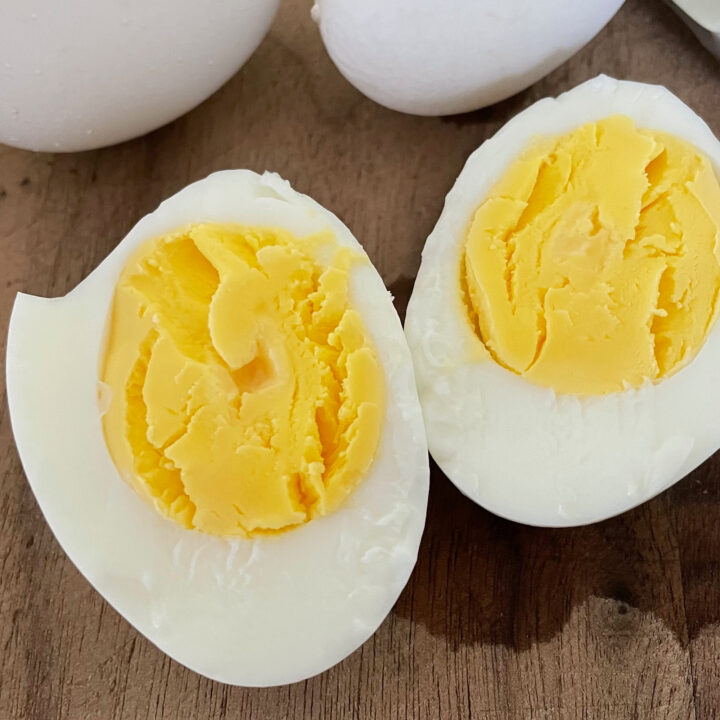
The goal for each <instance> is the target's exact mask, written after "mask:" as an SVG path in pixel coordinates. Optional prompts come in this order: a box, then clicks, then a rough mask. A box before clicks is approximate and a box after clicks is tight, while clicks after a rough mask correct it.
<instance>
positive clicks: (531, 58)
mask: <svg viewBox="0 0 720 720" xmlns="http://www.w3.org/2000/svg"><path fill="white" fill-rule="evenodd" d="M622 3H623V0H592V2H577V1H576V0H392V2H389V1H388V0H362V1H358V0H316V2H315V7H314V8H313V16H314V17H315V19H316V20H317V21H318V23H319V25H320V32H321V34H322V38H323V41H324V42H325V47H326V48H327V51H328V53H329V54H330V57H331V58H332V59H333V61H334V62H335V64H336V65H337V67H338V69H339V70H340V72H341V73H342V74H343V75H344V76H345V77H346V78H347V79H348V80H349V81H350V82H351V83H352V84H353V85H354V86H355V87H356V88H357V89H358V90H360V92H362V93H364V94H365V95H367V96H368V97H369V98H371V99H372V100H375V102H378V103H380V104H381V105H385V106H386V107H388V108H391V109H393V110H400V111H401V112H406V113H412V114H415V115H449V114H452V113H460V112H466V111H468V110H475V109H477V108H481V107H484V106H486V105H490V104H492V103H494V102H497V101H498V100H502V99H504V98H506V97H509V96H510V95H513V94H514V93H516V92H518V91H520V90H522V89H523V88H526V87H528V86H529V85H531V84H532V83H534V82H535V81H537V80H539V79H540V78H541V77H543V76H544V75H547V73H549V72H550V71H551V70H554V69H555V68H556V67H558V66H559V65H560V64H562V63H563V62H565V60H567V59H568V58H569V57H570V56H571V55H573V54H574V53H576V52H577V51H578V50H579V49H580V48H581V47H582V46H583V45H585V44H586V43H587V42H588V41H589V40H590V39H591V38H592V37H593V36H594V35H596V34H597V33H598V32H599V31H600V29H601V28H602V27H603V26H604V25H605V24H606V23H607V22H608V20H610V18H611V17H612V16H613V15H614V14H615V12H616V11H617V10H618V8H619V7H620V6H621V5H622Z"/></svg>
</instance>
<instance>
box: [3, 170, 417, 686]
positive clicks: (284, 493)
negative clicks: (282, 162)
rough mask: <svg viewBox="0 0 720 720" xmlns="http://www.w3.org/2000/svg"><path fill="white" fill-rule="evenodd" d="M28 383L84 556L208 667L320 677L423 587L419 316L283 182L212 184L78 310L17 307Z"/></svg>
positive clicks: (40, 448) (17, 340)
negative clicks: (406, 315)
mask: <svg viewBox="0 0 720 720" xmlns="http://www.w3.org/2000/svg"><path fill="white" fill-rule="evenodd" d="M7 387H8V399H9V406H10V414H11V420H12V426H13V431H14V434H15V438H16V442H17V446H18V450H19V452H20V456H21V459H22V462H23V467H24V468H25V471H26V474H27V477H28V480H29V482H30V485H31V487H32V489H33V492H34V493H35V496H36V498H37V500H38V503H39V504H40V507H41V509H42V511H43V514H44V515H45V517H46V519H47V521H48V523H49V525H50V527H51V528H52V530H53V532H54V533H55V536H56V537H57V539H58V541H59V542H60V544H61V545H62V547H63V549H64V550H65V551H66V553H67V554H68V556H69V557H70V559H71V560H72V561H73V562H74V563H75V564H76V565H77V567H78V568H79V569H80V571H81V572H82V573H83V574H84V575H85V576H86V577H87V579H88V580H89V581H90V582H91V583H92V584H93V585H94V586H95V588H96V589H97V590H98V591H99V592H100V593H101V594H102V595H103V596H104V597H105V599H106V600H107V601H108V602H109V603H111V605H113V607H115V608H116V609H117V610H118V611H119V612H120V613H121V614H122V615H123V616H124V617H125V618H126V619H127V620H128V621H129V622H130V623H131V624H132V625H134V626H135V627H136V628H137V629H138V630H139V631H140V632H142V633H143V634H144V635H145V636H146V637H148V639H150V640H151V641H152V642H153V643H155V644H156V645H157V646H158V647H159V648H160V649H161V650H163V651H164V652H166V653H167V654H168V655H170V656H171V657H173V658H174V659H176V660H177V661H179V662H181V663H182V664H184V665H186V666H187V667H189V668H191V669H192V670H195V671H196V672H199V673H202V674H203V675H206V676H208V677H210V678H213V679H216V680H220V681H222V682H226V683H231V684H236V685H246V686H268V685H278V684H285V683H290V682H295V681H298V680H302V679H304V678H307V677H310V676H312V675H314V674H316V673H319V672H321V671H323V670H325V669H327V668H328V667H330V666H332V665H334V664H335V663H337V662H339V661H340V660H342V659H343V658H344V657H345V656H346V655H348V654H349V653H351V652H352V651H353V650H355V649H356V648H357V647H358V646H359V645H360V644H362V643H363V642H364V641H365V640H366V639H367V638H368V637H369V636H370V635H371V634H372V633H373V632H374V631H375V630H376V628H377V627H378V625H379V624H380V623H381V622H382V620H383V619H384V618H385V616H386V615H387V614H388V612H389V611H390V609H391V607H392V605H393V604H394V602H395V600H396V599H397V597H398V595H399V593H400V591H401V590H402V588H403V587H404V585H405V583H406V582H407V579H408V577H409V575H410V573H411V571H412V568H413V566H414V564H415V560H416V557H417V551H418V546H419V542H420V537H421V535H422V530H423V526H424V520H425V511H426V506H427V492H428V478H429V468H428V460H427V445H426V441H425V435H424V429H423V423H422V415H421V409H420V405H419V402H418V398H417V393H416V389H415V382H414V377H413V369H412V361H411V358H410V354H409V350H408V347H407V343H406V340H405V337H404V335H403V332H402V328H401V326H400V321H399V319H398V317H397V314H396V312H395V310H394V308H393V306H392V299H391V297H390V295H389V293H388V292H387V290H386V288H385V286H384V284H383V282H382V280H381V278H380V276H379V275H378V273H377V272H376V270H375V269H374V268H373V267H372V265H371V263H370V261H369V260H368V258H367V256H366V255H365V253H364V251H363V250H362V248H361V246H360V245H359V243H358V242H357V241H356V240H355V238H354V237H353V236H352V234H351V233H350V231H349V230H348V229H347V228H346V227H345V226H344V225H343V224H342V223H341V222H340V221H339V220H338V219H337V218H336V217H335V216H334V215H332V214H331V213H330V212H329V211H327V210H325V209H324V208H322V207H321V206H320V205H318V204H317V203H315V202H314V201H312V200H311V199H310V198H308V197H306V196H303V195H300V194H298V193H296V192H295V191H293V190H292V188H290V186H289V184H288V183H286V182H285V181H283V180H281V179H280V178H279V177H278V176H277V175H273V174H268V173H266V174H265V175H263V176H258V175H256V174H255V173H252V172H249V171H242V170H238V171H225V172H220V173H215V174H214V175H211V176H209V177H208V178H206V179H205V180H202V181H199V182H197V183H194V184H193V185H190V186H189V187H187V188H185V189H184V190H183V191H181V192H180V193H178V194H177V195H175V196H173V197H172V198H170V199H168V200H166V201H165V202H164V203H162V204H161V205H160V206H159V208H158V209H157V210H155V211H154V212H153V213H151V214H150V215H148V216H146V217H145V218H144V219H143V220H141V221H140V222H139V223H138V224H137V225H136V226H135V228H133V230H131V232H130V233H129V234H128V235H127V236H126V238H125V239H124V240H123V241H122V242H121V243H120V244H119V245H118V247H117V248H116V249H115V250H114V251H113V253H111V255H110V256H109V257H108V258H107V259H106V260H105V261H104V262H103V263H102V264H101V265H100V266H99V267H98V268H97V269H96V270H95V271H94V272H93V273H92V274H91V275H90V276H88V278H86V279H85V280H84V281H83V282H82V283H80V285H78V286H77V287H76V288H75V289H74V290H73V291H72V292H70V293H69V294H68V295H66V296H65V297H63V298H58V299H53V300H50V299H44V298H37V297H32V296H27V295H22V294H20V295H19V296H18V298H17V300H16V304H15V307H14V309H13V314H12V318H11V323H10V333H9V338H8V354H7Z"/></svg>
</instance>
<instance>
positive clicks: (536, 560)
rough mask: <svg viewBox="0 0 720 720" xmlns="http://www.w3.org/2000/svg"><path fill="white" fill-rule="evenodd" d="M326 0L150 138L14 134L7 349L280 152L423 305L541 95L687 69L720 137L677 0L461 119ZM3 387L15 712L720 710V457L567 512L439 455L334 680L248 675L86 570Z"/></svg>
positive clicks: (2, 579)
mask: <svg viewBox="0 0 720 720" xmlns="http://www.w3.org/2000/svg"><path fill="white" fill-rule="evenodd" d="M308 13H309V2H308V0H287V1H286V2H285V4H284V6H283V8H282V9H281V12H280V15H279V16H278V19H277V21H276V23H275V26H274V28H273V30H272V32H271V34H270V35H269V37H268V38H267V39H266V41H265V42H264V43H263V45H262V46H261V48H260V49H259V51H258V52H257V53H256V55H255V56H254V57H253V59H252V60H251V61H250V62H249V63H248V65H247V66H246V67H245V68H244V69H243V70H242V71H241V72H240V73H239V74H238V75H237V76H236V77H234V78H233V79H232V80H231V81H230V82H229V83H228V84H227V85H226V86H225V87H224V88H223V89H222V90H221V91H220V92H218V93H217V94H216V95H214V96H213V97H212V98H211V99H210V100H208V101H207V102H205V103H204V104H203V105H202V106H201V107H199V108H197V109H196V110H195V111H193V112H191V113H190V114H189V115H187V116H185V117H184V118H182V119H180V120H178V121H177V122H175V123H173V124H172V125H169V126H167V127H165V128H163V129H161V130H159V131H157V132H154V133H152V134H150V135H148V136H147V137H145V138H142V139H139V140H136V141H133V142H129V143H125V144H123V145H120V146H117V147H113V148H109V149H105V150H101V151H96V152H88V153H81V154H74V155H42V154H31V153H27V152H21V151H18V150H13V149H10V148H5V147H0V243H2V245H1V247H0V326H1V327H2V328H3V331H2V338H1V339H0V342H2V347H1V348H0V351H1V352H2V356H3V358H4V350H5V335H6V332H5V328H6V326H7V320H8V317H9V313H10V308H11V305H12V301H13V297H14V295H15V293H16V292H17V291H18V290H23V291H25V292H30V293H35V294H39V295H47V296H56V295H61V294H63V293H65V292H67V291H68V290H69V289H70V288H72V287H73V286H74V285H75V284H76V283H77V282H78V281H80V280H81V279H82V278H83V277H85V276H86V275H87V274H88V273H89V272H90V271H91V270H92V269H93V268H94V267H95V266H96V265H97V264H98V263H99V262H100V261H101V260H102V259H103V258H104V257H105V256H106V255H107V253H108V252H109V251H110V250H111V249H112V247H113V246H114V245H115V244H116V243H117V242H118V241H119V240H120V239H121V238H122V237H123V236H124V234H125V233H126V231H127V230H128V229H129V228H130V227H131V226H132V224H133V223H134V222H135V221H136V220H137V219H138V218H139V217H140V216H141V215H143V214H144V213H146V212H147V211H149V210H151V209H153V208H154V207H155V206H156V205H157V203H158V202H160V201H161V200H162V199H163V198H164V197H166V196H168V195H170V194H171V193H173V192H175V191H176V190H178V189H179V188H181V187H182V186H184V185H186V184H187V183H188V182H190V181H192V180H195V179H198V178H201V177H203V176H204V175H206V174H207V173H209V172H210V171H212V170H216V169H219V168H228V167H249V168H252V169H254V170H258V171H261V170H264V169H266V168H268V169H273V170H277V171H278V172H280V173H281V174H282V175H284V176H285V177H287V178H288V179H289V180H290V181H291V182H292V183H293V184H294V185H295V186H296V187H297V188H298V189H299V190H301V191H303V192H306V193H309V194H311V195H312V196H314V197H315V198H316V199H317V200H318V201H320V202H321V203H323V204H325V205H327V206H328V207H329V208H331V209H333V210H334V211H335V212H337V213H338V214H339V215H340V216H341V217H342V218H343V219H344V220H345V221H346V222H347V224H348V225H349V226H350V227H351V228H352V229H353V230H354V231H355V233H356V235H357V236H358V238H360V239H361V241H363V242H364V243H365V245H366V247H367V249H368V251H369V253H370V255H371V257H372V259H373V260H374V262H375V263H376V264H377V266H378V268H379V269H380V271H381V273H382V274H383V276H384V278H385V280H386V281H387V283H388V285H389V286H390V287H391V288H392V289H393V291H394V293H395V295H396V298H397V304H398V308H399V309H400V310H401V311H402V310H403V308H404V305H405V302H406V300H407V296H408V293H409V291H410V288H411V286H412V278H413V276H414V273H415V271H416V269H417V266H418V263H419V258H420V250H421V248H422V245H423V242H424V239H425V237H426V236H427V234H428V232H429V231H430V229H431V228H432V226H433V224H434V222H435V220H436V218H437V216H438V213H439V210H440V208H441V205H442V201H443V197H444V195H445V193H446V192H447V190H448V189H449V188H450V186H451V184H452V182H453V179H454V178H455V176H456V175H457V173H458V172H459V170H460V168H461V167H462V164H463V162H464V160H465V158H466V157H467V155H468V154H469V153H470V151H472V150H473V149H474V148H475V147H476V146H477V145H478V144H479V143H480V142H482V140H484V139H485V138H487V137H488V136H489V135H491V134H492V133H493V132H494V131H495V130H496V129H497V128H498V127H500V125H502V124H503V123H504V122H505V121H506V120H507V119H508V118H510V117H511V116H512V115H513V114H515V113H516V112H517V111H519V110H521V109H522V108H524V107H526V106H527V105H529V104H530V103H531V102H533V101H534V100H536V99H538V98H540V97H542V96H545V95H548V94H557V93H558V92H560V91H562V90H565V89H567V88H570V87H572V86H573V85H575V84H577V83H578V82H580V81H582V80H585V79H586V78H589V77H591V76H594V75H596V74H597V73H599V72H606V73H608V74H611V75H615V76H619V77H626V78H632V79H637V80H644V81H649V82H660V83H663V84H665V85H667V86H668V87H669V88H670V89H671V90H673V91H674V92H675V93H677V94H678V95H679V96H680V97H681V98H682V99H683V100H685V101H686V102H688V103H689V104H690V105H691V106H693V107H694V108H695V109H696V110H697V111H698V112H699V113H700V114H701V115H702V116H703V117H704V118H705V119H706V120H707V121H708V122H709V124H710V126H711V127H712V128H713V130H714V131H715V132H716V133H720V64H718V63H716V62H715V61H714V60H713V59H712V58H711V56H710V55H709V54H707V53H706V52H705V51H704V50H702V48H701V47H700V46H699V45H698V44H697V42H696V41H695V39H694V38H693V37H692V35H691V34H690V33H689V32H688V31H687V30H686V29H685V28H684V26H682V25H681V24H680V23H679V21H678V20H677V19H676V18H675V16H674V15H673V14H672V13H671V12H670V11H669V10H668V9H667V8H666V7H665V5H663V4H662V3H660V2H658V1H656V0H628V2H627V4H626V5H625V7H624V8H623V9H622V11H621V12H620V13H619V14H618V15H617V17H616V18H615V19H614V20H613V21H612V22H611V24H610V25H609V26H608V27H607V28H606V29H605V30H604V31H603V32H602V33H601V34H600V35H599V36H598V37H597V38H596V39H595V40H594V41H593V42H592V43H590V45H588V46H587V47H586V48H585V49H584V50H582V51H581V52H580V53H579V54H578V55H577V56H575V57H574V58H573V59H572V60H571V61H570V62H568V63H566V64H565V65H563V66H562V67H561V68H559V69H558V70H557V71H555V72H554V73H552V74H551V75H550V76H549V77H547V78H546V79H545V80H543V81H541V82H540V83H538V84H537V85H535V86H534V87H532V88H531V89H529V90H528V91H526V92H524V93H521V94H520V95H517V96H515V97H513V98H511V99H510V100H507V101H505V102H503V103H501V104H499V105H496V106H494V107H492V108H489V109H486V110H482V111H480V112H476V113H472V114H469V115H464V116H459V117H453V118H441V119H427V118H426V119H423V118H413V117H409V116H404V115H400V114H397V113H393V112H390V111H388V110H384V109H383V108H380V107H378V106H376V105H374V104H373V103H371V102H370V101H368V100H366V99H365V98H363V97H362V96H361V95H359V94H358V93H357V92H356V91H355V90H354V89H353V88H352V87H350V86H349V85H348V84H347V83H346V82H345V81H344V80H343V79H342V78H341V77H340V75H339V74H338V72H337V71H336V70H335V68H334V67H333V66H332V64H331V63H330V61H329V60H328V59H327V57H326V55H325V54H324V51H323V48H322V45H321V43H320V41H319V37H318V34H317V30H316V28H315V27H314V26H313V24H312V23H311V21H310V20H309V16H308ZM0 362H4V360H3V361H0ZM2 370H3V371H4V365H3V367H2ZM3 376H4V372H3ZM2 393H3V398H2V402H1V403H0V478H1V479H0V720H53V719H58V720H59V719H63V720H76V719H77V720H85V719H89V718H99V719H101V720H121V719H122V720H125V719H128V720H129V719H132V720H146V719H148V720H149V719H153V720H157V719H159V718H172V719H173V720H185V719H188V720H189V719H190V718H209V719H212V720H216V719H220V718H243V719H245V718H253V719H254V720H279V719H280V718H289V719H293V720H310V719H312V720H316V719H318V720H348V719H349V718H362V719H366V718H367V719H369V720H370V719H375V720H380V719H381V720H410V719H417V720H424V719H427V720H430V719H435V718H453V719H456V718H457V719H466V718H489V719H492V720H494V719H496V718H497V719H500V718H502V719H505V718H507V719H508V720H510V719H515V718H529V719H535V718H537V719H538V720H541V719H542V720H545V719H550V718H563V719H564V718H567V719H570V718H592V719H593V720H594V719H595V718H611V719H612V720H624V719H625V718H628V719H630V718H643V719H645V718H652V719H655V718H672V719H673V720H674V719H677V718H683V719H684V718H693V719H695V720H704V719H705V718H714V717H718V716H720V457H719V456H718V455H716V456H715V457H714V458H712V459H711V460H710V461H708V462H706V463H705V464H704V465H703V466H702V467H700V468H699V469H698V470H697V471H696V472H694V473H693V474H692V475H691V476H689V477H688V478H686V479H685V480H684V481H682V482H681V483H679V484H678V485H676V486H675V487H674V488H673V489H672V490H671V491H669V492H666V493H665V494H663V495H662V496H660V497H659V498H657V499H655V500H654V501H652V502H650V503H647V504H646V505H644V506H643V507H641V508H639V509H636V510H633V511H632V512H629V513H626V514H624V515H622V516H621V517H618V518H615V519H613V520H610V521H607V522H604V523H601V524H598V525H595V526H592V527H586V528H578V529H573V530H558V531H553V530H539V529H533V528H528V527H522V526H518V525H515V524H512V523H509V522H506V521H504V520H500V519H498V518H496V517H494V516H492V515H490V514H489V513H487V512H485V511H483V510H482V509H480V508H478V507H476V506H475V505H473V504H472V503H471V502H470V501H468V500H467V499H465V498H464V497H463V496H461V495H460V494H459V493H458V492H457V491H456V490H455V489H454V487H453V486H452V485H451V484H450V483H449V482H448V481H447V479H446V478H444V477H443V475H442V474H441V473H440V472H439V471H438V470H437V469H435V470H434V471H433V478H432V490H431V498H430V507H429V515H428V524H427V529H426V532H425V536H424V540H423V544H422V548H421V552H420V558H419V562H418V566H417V569H416V571H415V573H414V575H413V577H412V579H411V581H410V583H409V585H408V587H407V588H406V590H405V592H404V593H403V594H402V596H401V598H400V600H399V602H398V603H397V606H396V607H395V609H394V610H393V611H392V613H391V614H390V616H389V617H388V618H387V620H386V621H385V623H384V624H383V625H382V627H381V628H380V630H379V631H378V633H377V634H376V635H375V636H374V638H372V639H371V640H370V641H368V642H367V643H366V644H365V645H364V646H363V647H362V648H361V649H360V650H358V651H357V652H356V653H354V654H353V655H352V656H351V657H349V658H348V659H347V660H345V661H344V662H343V663H341V664H340V665H338V666H337V667H335V668H333V669H332V670H330V671H328V672H326V673H324V674H323V675H321V676H319V677H316V678H314V679H312V680H309V681H307V682H304V683H298V684H296V685H292V686H289V687H281V688H275V689H265V690H246V689H241V688H233V687H228V686H223V685H219V684H217V683H214V682H211V681H209V680H206V679H204V678H202V677H199V676H198V675H195V674H193V673H192V672H190V671H188V670H185V669H184V668H183V667H181V666H180V665H178V664H177V663H175V662H173V661H171V660H169V659H168V658H167V657H166V656H164V655H163V654H162V653H160V652H159V651H158V650H157V649H156V648H155V647H154V646H152V645H151V644H150V643H149V642H148V641H147V640H145V639H144V638H143V637H142V636H140V635H139V634H138V633H137V632H136V631H135V630H134V629H133V628H132V627H131V626H130V625H128V624H127V623H126V622H125V621H124V620H122V619H121V618H120V617H119V616H118V615H117V614H116V613H115V612H114V611H113V610H112V609H111V608H110V607H109V606H108V605H107V604H106V603H105V602H104V601H103V600H102V598H101V597H100V596H99V595H98V594H97V593H95V592H94V591H93V590H92V589H91V587H90V586H89V585H88V583H87V582H86V581H85V580H84V579H83V578H82V577H81V576H80V574H79V573H78V572H77V570H76V569H75V568H74V567H73V565H72V564H71V563H70V562H69V561H68V560H67V558H66V557H65V556H64V554H63V553H62V551H61V550H60V548H59V546H58V544H57V542H56V541H55V540H54V538H53V537H52V535H51V533H50V531H49V530H48V528H47V526H46V525H45V522H44V521H43V518H42V516H41V514H40V511H39V510H38V507H37V505H36V503H35V501H34V499H33V497H32V494H31V492H30V490H29V487H28V485H27V483H26V481H25V478H24V476H23V472H22V469H21V467H20V463H19V460H18V457H17V454H16V451H15V448H14V444H13V440H12V436H11V430H10V423H9V418H8V412H7V406H6V402H5V398H4V395H5V389H4V386H3V388H2Z"/></svg>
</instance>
